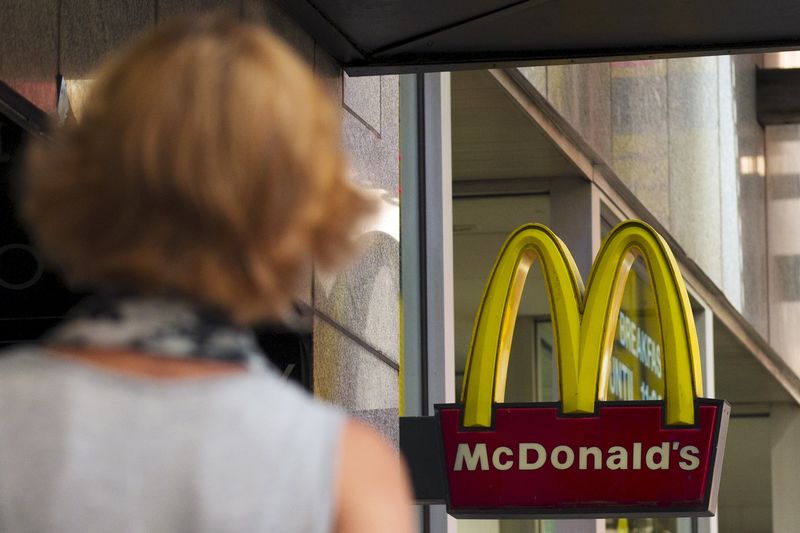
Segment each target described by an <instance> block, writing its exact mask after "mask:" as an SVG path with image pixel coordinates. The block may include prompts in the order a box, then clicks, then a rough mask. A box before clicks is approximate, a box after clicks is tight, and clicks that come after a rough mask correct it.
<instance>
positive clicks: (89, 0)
mask: <svg viewBox="0 0 800 533" xmlns="http://www.w3.org/2000/svg"><path fill="white" fill-rule="evenodd" d="M154 21H155V4H154V0H131V1H124V2H123V1H119V0H117V1H112V2H109V1H107V0H63V2H62V4H61V71H62V74H64V76H65V77H67V78H77V79H80V78H85V77H88V76H89V75H90V73H91V71H92V69H93V68H94V67H95V66H96V65H97V64H98V62H99V61H100V60H101V58H102V57H103V56H105V55H106V54H107V53H108V52H110V51H111V50H113V49H115V48H117V47H119V46H121V45H123V44H124V43H126V42H128V41H129V40H130V39H131V37H133V36H134V35H136V34H137V33H139V32H141V31H143V30H145V29H148V28H150V27H152V26H153V23H154Z"/></svg>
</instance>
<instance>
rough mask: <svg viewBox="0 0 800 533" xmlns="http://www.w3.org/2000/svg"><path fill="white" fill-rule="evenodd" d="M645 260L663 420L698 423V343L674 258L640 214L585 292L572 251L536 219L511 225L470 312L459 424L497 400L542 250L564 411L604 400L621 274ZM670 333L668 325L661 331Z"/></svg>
mask: <svg viewBox="0 0 800 533" xmlns="http://www.w3.org/2000/svg"><path fill="white" fill-rule="evenodd" d="M634 254H638V255H640V256H641V257H642V258H643V259H644V261H645V264H646V265H647V271H648V273H649V276H650V281H651V285H652V287H653V291H654V293H655V298H656V311H657V314H658V317H659V320H660V321H661V330H662V345H663V346H664V359H665V361H664V368H665V381H666V402H667V409H666V411H667V412H666V417H667V423H669V424H693V423H694V398H695V397H696V396H699V395H702V374H701V368H700V356H699V348H698V344H697V334H696V332H695V326H694V318H693V316H692V310H691V306H690V304H689V297H688V295H687V293H686V287H685V286H684V283H683V278H682V276H681V274H680V270H679V269H678V265H677V262H676V261H675V258H674V257H673V255H672V252H671V251H670V249H669V247H668V246H667V244H666V242H665V241H664V240H663V238H661V236H660V235H658V233H657V232H656V231H655V230H654V229H653V228H651V227H650V226H648V225H647V224H645V223H644V222H640V221H633V220H631V221H626V222H622V223H620V224H619V225H617V226H616V227H615V228H614V229H613V230H612V231H611V233H610V234H609V235H608V237H607V239H606V240H605V242H604V243H603V245H602V247H601V248H600V252H599V253H598V255H597V258H596V259H595V262H594V264H593V265H592V270H591V273H590V275H589V284H588V287H587V291H586V297H585V298H584V297H583V284H582V282H581V277H580V274H579V273H578V270H577V268H576V267H575V262H574V260H573V259H572V255H571V254H570V253H569V250H567V248H566V246H565V245H564V243H563V242H561V240H560V239H559V238H558V237H556V236H555V234H553V232H552V231H550V229H548V228H547V227H545V226H543V225H541V224H526V225H524V226H521V227H519V228H517V229H516V230H515V231H514V232H513V233H512V234H511V235H510V236H509V237H508V239H507V240H506V242H505V243H504V244H503V247H502V249H501V250H500V253H499V254H498V256H497V260H496V261H495V264H494V266H493V268H492V271H491V274H490V276H489V280H488V282H487V285H486V289H485V291H484V295H483V298H482V300H481V304H480V307H479V308H478V313H477V316H476V319H475V324H474V326H473V331H472V340H471V342H470V351H469V356H468V359H467V366H466V369H465V373H464V387H463V390H462V402H463V403H464V425H465V426H467V427H489V426H490V425H491V420H492V401H495V402H502V401H503V399H504V395H505V384H506V373H507V371H508V356H509V350H510V345H511V338H512V337H513V334H514V323H515V321H516V316H517V311H518V309H519V302H520V298H521V296H522V289H523V287H524V284H525V278H526V277H527V274H528V269H529V268H530V265H531V264H532V262H533V260H534V259H536V258H538V259H539V261H540V262H541V265H542V271H543V273H544V278H545V287H547V291H548V301H549V304H550V312H551V315H552V319H553V333H554V339H555V344H556V354H557V357H558V377H559V393H560V397H561V402H562V404H563V410H564V412H565V413H592V412H594V406H595V400H596V399H600V400H604V399H605V395H606V388H607V387H606V385H607V380H608V366H609V362H610V358H611V349H612V346H613V342H614V334H615V331H616V326H617V319H618V316H619V308H620V305H621V303H622V294H623V291H624V288H625V281H626V280H627V277H628V274H629V273H630V270H631V267H632V265H633V260H634V257H635V255H634ZM665 332H666V333H668V334H665Z"/></svg>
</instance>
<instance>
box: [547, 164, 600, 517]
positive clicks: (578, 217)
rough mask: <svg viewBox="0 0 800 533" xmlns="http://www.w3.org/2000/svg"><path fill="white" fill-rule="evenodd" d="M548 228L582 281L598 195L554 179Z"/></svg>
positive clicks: (595, 244)
mask: <svg viewBox="0 0 800 533" xmlns="http://www.w3.org/2000/svg"><path fill="white" fill-rule="evenodd" d="M550 227H551V229H552V230H553V231H554V232H555V234H556V235H558V236H559V238H561V240H563V241H564V243H565V244H566V245H567V248H568V249H569V250H570V252H571V253H572V257H573V258H574V259H575V264H576V265H577V266H578V270H579V271H580V273H581V276H582V277H583V279H584V280H585V281H586V280H588V279H589V271H590V270H591V267H592V261H593V260H594V256H595V255H596V254H597V251H598V250H599V249H600V195H599V192H598V191H597V188H596V187H595V186H594V185H593V184H592V183H590V182H588V181H586V180H584V179H582V178H572V177H569V178H556V179H554V180H553V182H552V184H551V187H550ZM554 524H555V531H556V533H603V532H605V530H606V528H605V520H590V519H587V520H555V521H554Z"/></svg>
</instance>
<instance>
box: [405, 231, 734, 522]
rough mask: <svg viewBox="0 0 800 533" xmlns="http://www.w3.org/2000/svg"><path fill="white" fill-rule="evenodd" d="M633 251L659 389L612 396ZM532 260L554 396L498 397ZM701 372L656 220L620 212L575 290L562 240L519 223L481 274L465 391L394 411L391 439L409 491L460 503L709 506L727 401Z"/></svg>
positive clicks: (645, 510)
mask: <svg viewBox="0 0 800 533" xmlns="http://www.w3.org/2000/svg"><path fill="white" fill-rule="evenodd" d="M636 256H639V257H641V258H642V259H643V260H644V263H645V265H646V268H647V271H648V275H649V278H650V282H651V285H652V288H653V292H654V295H655V302H656V310H657V316H658V319H659V321H660V323H661V331H662V335H661V336H662V338H661V339H660V340H661V343H662V346H663V351H662V354H663V362H662V363H663V372H664V379H665V384H666V385H665V398H664V400H663V401H662V400H651V401H636V402H611V401H606V390H607V381H608V375H609V365H610V360H611V352H612V347H613V343H614V339H615V333H616V328H617V320H618V317H619V310H620V305H621V300H622V294H623V291H624V287H625V282H626V280H627V277H628V274H629V273H630V271H631V267H632V265H633V262H634V260H635V258H636ZM534 260H538V261H539V262H540V264H541V269H542V272H543V274H544V280H545V286H546V287H547V291H548V299H549V304H550V311H551V315H552V321H553V335H554V341H555V348H556V357H557V374H558V387H559V396H560V401H559V402H552V403H531V404H507V403H504V402H503V400H504V393H505V383H506V373H507V369H508V358H509V352H510V344H511V339H512V336H513V332H514V331H513V330H514V323H515V320H516V315H517V310H518V307H519V302H520V297H521V295H522V288H523V286H524V283H525V278H526V276H527V273H528V269H529V267H530V266H531V264H532V262H533V261H534ZM702 383H703V380H702V374H701V367H700V355H699V348H698V343H697V335H696V332H695V325H694V318H693V316H692V310H691V307H690V303H689V297H688V295H687V293H686V287H685V286H684V283H683V278H682V276H681V273H680V270H679V268H678V265H677V262H676V261H675V258H674V257H673V255H672V252H671V251H670V249H669V247H668V246H667V244H666V242H665V241H664V239H663V238H662V237H661V236H660V235H658V233H657V232H656V231H655V230H654V229H653V228H651V227H650V226H648V225H647V224H645V223H643V222H640V221H626V222H622V223H621V224H619V225H617V226H616V227H615V228H614V229H613V230H612V231H611V232H610V233H609V235H608V236H607V238H606V240H605V241H604V243H603V245H602V247H601V249H600V251H599V253H598V256H597V258H596V259H595V262H594V264H593V266H592V269H591V273H590V276H589V281H588V284H587V286H586V289H585V290H584V287H583V283H582V280H581V277H580V274H579V273H578V271H577V268H576V266H575V263H574V261H573V259H572V256H571V254H570V253H569V251H568V250H567V248H566V246H565V245H564V243H563V242H561V240H560V239H559V238H558V237H556V235H555V234H553V232H552V231H551V230H549V229H548V228H547V227H545V226H542V225H540V224H526V225H524V226H521V227H520V228H518V229H516V230H515V231H514V232H513V233H512V234H511V235H510V236H509V237H508V239H507V240H506V242H505V244H504V245H503V247H502V249H501V250H500V253H499V255H498V257H497V260H496V261H495V264H494V267H493V268H492V271H491V274H490V276H489V280H488V282H487V284H486V289H485V291H484V295H483V298H482V301H481V304H480V306H479V309H478V312H477V316H476V319H475V323H474V326H473V332H472V340H471V343H470V351H469V357H468V360H467V366H466V369H465V374H464V383H463V390H462V396H461V402H460V403H457V404H447V405H437V406H436V414H435V417H428V418H425V419H422V418H419V419H416V420H411V419H409V420H404V419H401V448H402V449H403V451H404V452H405V453H406V455H407V458H408V459H409V462H410V466H411V471H412V479H413V481H414V484H415V489H416V490H417V494H418V498H419V499H420V500H422V501H444V502H446V503H447V507H448V512H449V513H450V514H451V515H454V516H457V517H487V518H488V517H508V516H529V517H605V516H637V515H639V516H659V515H661V516H663V515H672V516H710V515H713V514H714V512H715V511H716V497H717V491H718V488H719V478H720V472H721V468H722V458H723V451H724V448H725V436H726V433H727V423H728V418H729V415H730V407H729V405H728V404H727V402H725V401H724V400H716V399H708V398H702V391H703V384H702ZM425 435H427V436H428V437H429V438H428V439H427V440H426V439H424V438H421V437H424V436H425ZM431 442H434V443H437V446H435V447H436V449H435V450H431V448H433V447H432V446H431V444H430V443H431ZM433 465H436V466H433ZM432 468H438V469H440V472H442V473H441V474H440V475H439V477H438V478H437V477H436V475H435V474H433V473H432ZM437 480H438V481H437ZM426 484H427V485H426ZM437 484H438V486H437Z"/></svg>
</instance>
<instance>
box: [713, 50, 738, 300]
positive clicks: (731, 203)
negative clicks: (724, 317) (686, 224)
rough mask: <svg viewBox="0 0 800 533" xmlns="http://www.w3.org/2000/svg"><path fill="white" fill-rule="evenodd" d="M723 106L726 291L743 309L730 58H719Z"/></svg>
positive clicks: (722, 204)
mask: <svg viewBox="0 0 800 533" xmlns="http://www.w3.org/2000/svg"><path fill="white" fill-rule="evenodd" d="M717 76H718V79H719V83H718V89H717V94H718V99H717V105H718V107H719V179H720V187H719V192H720V229H721V234H720V238H721V240H722V242H721V249H722V280H721V281H722V285H721V288H722V291H723V292H724V293H725V296H727V298H728V301H730V302H731V303H732V304H733V306H734V307H735V308H736V309H738V310H739V311H741V310H742V300H743V292H742V242H741V229H740V219H739V174H738V166H739V165H738V159H737V153H738V146H737V141H736V124H735V121H736V109H735V107H734V93H735V88H734V86H733V80H734V76H733V62H732V61H731V57H730V56H720V57H718V58H717Z"/></svg>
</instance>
